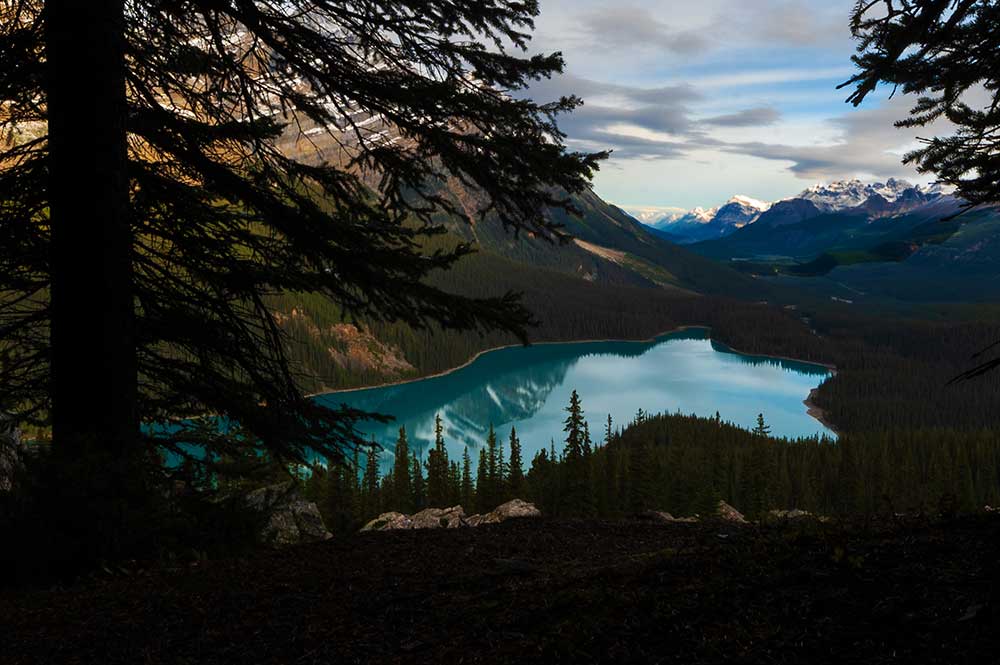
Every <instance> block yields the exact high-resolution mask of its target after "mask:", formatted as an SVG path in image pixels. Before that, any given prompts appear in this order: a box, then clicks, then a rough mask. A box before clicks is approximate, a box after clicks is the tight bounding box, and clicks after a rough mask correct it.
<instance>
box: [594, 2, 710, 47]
mask: <svg viewBox="0 0 1000 665" xmlns="http://www.w3.org/2000/svg"><path fill="white" fill-rule="evenodd" d="M580 23H581V25H582V27H583V28H584V30H585V31H586V32H587V34H588V36H589V37H590V38H591V39H592V40H593V41H594V43H595V44H601V45H604V46H619V47H629V48H635V47H653V48H657V49H661V50H665V51H670V52H672V53H677V54H681V55H690V54H693V53H699V52H701V51H704V50H706V49H707V48H708V47H709V42H708V40H707V39H705V37H704V36H703V35H702V34H701V33H699V32H695V31H693V30H675V29H673V28H672V27H671V26H670V25H668V24H666V23H664V22H663V21H661V20H660V19H659V18H657V17H656V15H655V14H653V12H651V11H650V10H648V9H645V8H642V7H613V8H606V9H597V10H594V11H591V12H587V13H586V14H584V15H582V16H581V18H580Z"/></svg>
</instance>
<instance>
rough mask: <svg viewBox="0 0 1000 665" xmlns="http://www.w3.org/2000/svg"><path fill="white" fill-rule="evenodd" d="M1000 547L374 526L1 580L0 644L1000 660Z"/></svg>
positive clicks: (476, 659)
mask: <svg viewBox="0 0 1000 665" xmlns="http://www.w3.org/2000/svg"><path fill="white" fill-rule="evenodd" d="M998 555H1000V516H998V515H996V514H986V515H980V516H975V517H967V518H960V519H954V520H948V521H941V520H925V519H918V518H907V519H903V520H898V519H895V518H888V519H884V520H876V521H870V522H856V523H851V524H839V523H834V522H831V523H827V524H820V523H818V522H814V521H798V522H793V523H787V524H783V525H776V526H763V527H761V526H753V525H749V526H742V525H735V524H725V523H718V524H712V523H702V524H666V525H660V524H651V523H644V522H640V521H620V522H599V521H554V520H547V519H537V520H531V519H525V520H519V521H518V520H515V521H510V522H506V523H503V524H499V525H494V526H489V527H481V528H478V529H463V530H452V531H444V530H438V531H408V532H382V533H367V534H358V535H354V536H349V537H341V538H335V539H334V540H331V541H328V542H326V543H320V544H315V545H307V546H300V547H296V548H291V549H285V550H275V551H261V552H258V553H256V554H254V555H252V556H250V557H247V558H241V559H231V560H218V561H208V562H200V563H197V564H191V563H186V564H184V565H183V566H180V565H178V566H175V567H165V566H158V567H155V568H153V569H150V570H140V569H138V568H136V569H133V570H128V571H120V572H116V573H114V574H107V575H105V576H102V577H93V578H91V579H88V580H85V581H81V582H79V583H78V584H76V585H74V586H72V587H69V588H66V589H56V590H46V591H32V592H18V593H6V594H4V595H0V617H3V620H2V622H0V645H2V653H0V661H2V662H3V663H11V664H13V663H102V664H111V663H199V664H206V663H246V664H249V663H490V662H509V663H519V664H523V663H559V662H567V663H585V662H619V663H624V662H651V663H652V662H677V663H689V664H690V663H717V662H743V663H827V662H830V663H854V662H864V663H868V664H870V665H871V664H877V663H888V662H898V663H926V662H936V663H965V662H983V663H985V662H995V658H996V654H997V653H998V651H997V649H998V648H1000V630H998V626H1000V569H998V566H997V561H998V560H1000V556H998Z"/></svg>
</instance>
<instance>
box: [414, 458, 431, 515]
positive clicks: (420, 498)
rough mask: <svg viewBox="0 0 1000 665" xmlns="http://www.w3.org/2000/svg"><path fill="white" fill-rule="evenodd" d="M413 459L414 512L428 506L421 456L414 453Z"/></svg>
mask: <svg viewBox="0 0 1000 665" xmlns="http://www.w3.org/2000/svg"><path fill="white" fill-rule="evenodd" d="M412 459H413V463H412V464H411V465H410V476H411V477H410V484H411V485H412V488H413V490H412V493H413V498H412V499H411V506H412V510H413V511H414V512H419V511H421V510H423V509H424V508H426V507H427V492H426V488H425V486H424V473H423V469H422V468H421V466H422V465H421V464H420V458H418V457H417V454H416V453H412Z"/></svg>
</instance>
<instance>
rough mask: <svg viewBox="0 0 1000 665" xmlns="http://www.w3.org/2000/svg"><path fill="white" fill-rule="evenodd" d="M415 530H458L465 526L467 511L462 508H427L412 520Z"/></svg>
mask: <svg viewBox="0 0 1000 665" xmlns="http://www.w3.org/2000/svg"><path fill="white" fill-rule="evenodd" d="M410 521H411V522H412V523H413V525H412V528H414V529H457V528H458V527H460V526H464V525H463V522H464V521H465V510H463V509H462V506H453V507H451V508H427V509H426V510H421V511H420V512H419V513H417V514H416V515H414V516H413V517H411V518H410Z"/></svg>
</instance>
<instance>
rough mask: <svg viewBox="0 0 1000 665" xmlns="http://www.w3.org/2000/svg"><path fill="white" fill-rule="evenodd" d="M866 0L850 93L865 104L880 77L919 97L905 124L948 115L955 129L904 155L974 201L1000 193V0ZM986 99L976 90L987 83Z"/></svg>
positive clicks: (857, 19)
mask: <svg viewBox="0 0 1000 665" xmlns="http://www.w3.org/2000/svg"><path fill="white" fill-rule="evenodd" d="M893 4H895V3H892V2H889V0H883V1H881V2H858V3H857V5H856V7H855V10H854V13H853V15H852V18H851V31H852V32H853V34H854V36H855V37H856V38H857V39H858V54H857V55H855V56H854V58H853V61H854V64H855V65H857V67H858V69H859V71H858V73H856V74H855V75H854V76H853V77H851V79H850V80H849V81H847V82H846V83H844V84H842V85H841V87H846V86H853V87H854V91H853V92H852V93H851V95H850V97H849V98H848V101H849V102H851V103H853V104H854V105H855V106H858V105H860V104H861V103H862V102H863V101H864V100H865V99H866V98H867V97H868V95H870V94H871V93H872V92H874V91H875V90H876V89H877V88H878V86H879V85H880V84H883V83H884V84H886V85H888V86H889V87H890V88H892V89H894V90H895V89H897V88H898V89H899V90H900V92H901V93H903V94H910V95H913V96H914V97H915V98H916V100H917V101H916V103H915V104H914V106H913V108H912V109H911V111H910V117H909V118H906V119H903V120H900V121H899V122H897V125H899V126H903V127H921V126H926V125H929V124H930V123H932V122H933V121H935V120H937V119H939V118H941V117H946V118H948V120H949V121H950V123H949V126H950V127H953V128H954V134H953V135H952V136H948V137H938V138H933V139H922V140H921V143H922V146H921V147H920V148H918V149H917V150H914V151H912V152H909V153H907V154H906V156H905V157H904V162H905V163H912V164H916V165H917V167H918V170H920V171H922V172H930V173H934V174H935V176H936V177H937V180H939V181H940V182H943V183H946V184H948V185H953V186H955V187H956V188H957V190H958V191H957V194H958V195H959V196H961V197H962V198H963V199H964V200H965V201H966V204H967V206H968V207H973V206H977V205H981V204H992V203H997V202H998V201H1000V164H998V163H997V160H996V155H997V152H998V151H1000V135H998V133H997V129H998V128H1000V111H998V104H1000V90H998V88H997V87H996V86H995V85H993V84H992V83H993V81H994V76H995V75H996V72H997V71H998V70H1000V34H998V33H997V30H996V26H997V25H1000V5H998V4H997V3H995V2H975V1H964V2H912V3H903V5H902V6H900V7H893ZM983 85H985V92H986V96H987V98H986V99H985V100H984V102H983V103H982V106H981V107H978V108H977V107H970V106H969V104H970V103H971V102H970V99H969V95H968V94H966V93H969V92H971V91H984V88H983Z"/></svg>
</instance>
